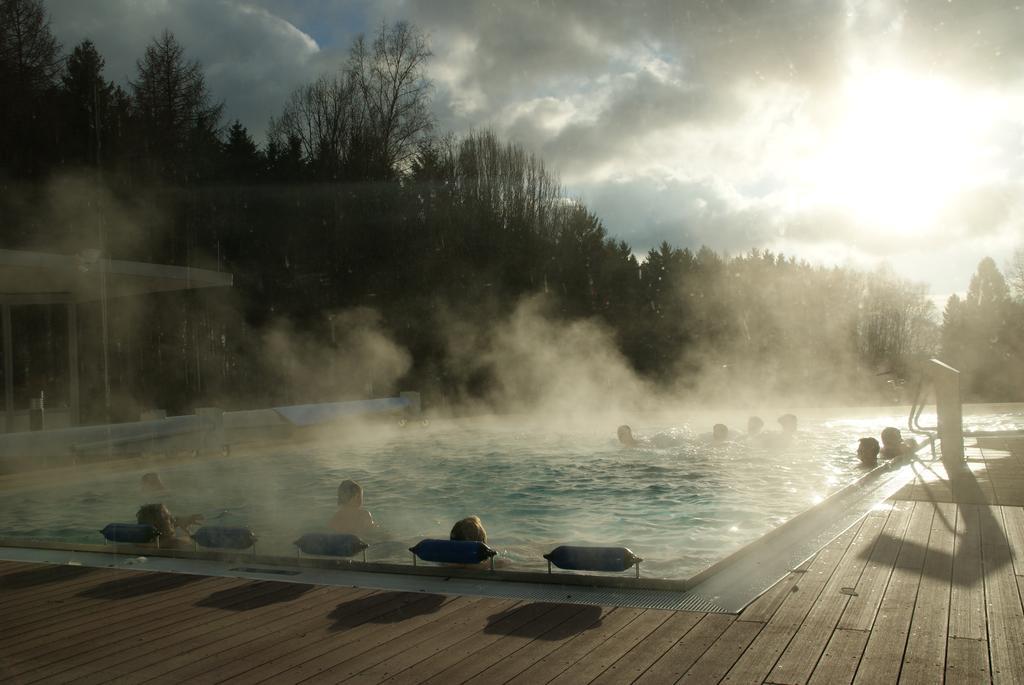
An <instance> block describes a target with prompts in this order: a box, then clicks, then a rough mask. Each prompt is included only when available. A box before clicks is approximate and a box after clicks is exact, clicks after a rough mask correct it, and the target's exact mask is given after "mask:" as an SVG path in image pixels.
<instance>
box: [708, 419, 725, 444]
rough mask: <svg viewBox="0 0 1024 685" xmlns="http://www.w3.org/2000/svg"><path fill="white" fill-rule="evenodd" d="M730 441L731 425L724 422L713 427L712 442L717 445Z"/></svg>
mask: <svg viewBox="0 0 1024 685" xmlns="http://www.w3.org/2000/svg"><path fill="white" fill-rule="evenodd" d="M728 441H729V427H728V426H726V425H725V424H724V423H716V424H715V425H714V426H712V428H711V442H712V443H713V444H715V445H721V444H722V443H724V442H728Z"/></svg>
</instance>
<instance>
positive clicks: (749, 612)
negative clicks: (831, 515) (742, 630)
mask: <svg viewBox="0 0 1024 685" xmlns="http://www.w3.org/2000/svg"><path fill="white" fill-rule="evenodd" d="M815 556H817V555H815ZM814 558H815V557H811V558H810V559H808V560H807V561H805V562H804V563H802V564H800V565H799V566H797V567H796V568H795V569H793V570H792V571H790V572H789V573H787V574H786V575H785V576H784V577H783V578H782V579H781V580H779V581H778V582H777V583H775V584H774V585H772V586H771V587H770V588H768V589H767V590H765V591H764V592H763V593H761V595H760V596H759V597H757V599H755V600H754V601H753V602H751V603H750V604H748V605H747V607H746V608H745V609H744V610H743V611H742V612H741V613H740V616H739V619H740V620H741V621H755V622H757V623H767V622H768V619H770V618H771V617H772V615H773V614H774V613H775V612H776V610H778V608H779V606H781V605H782V603H783V602H784V601H785V600H786V597H788V596H789V593H790V592H792V591H793V587H794V586H795V585H796V584H797V583H799V582H800V581H801V580H802V579H803V577H804V573H806V572H807V569H808V568H810V566H811V563H812V562H813V561H814Z"/></svg>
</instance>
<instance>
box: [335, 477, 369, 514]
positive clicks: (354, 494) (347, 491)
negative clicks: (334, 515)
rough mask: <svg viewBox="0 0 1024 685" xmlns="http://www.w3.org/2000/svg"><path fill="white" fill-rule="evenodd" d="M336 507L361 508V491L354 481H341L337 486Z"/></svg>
mask: <svg viewBox="0 0 1024 685" xmlns="http://www.w3.org/2000/svg"><path fill="white" fill-rule="evenodd" d="M338 506H349V507H361V506H363V489H362V488H361V487H359V483H357V482H355V481H354V480H343V481H341V485H339V486H338Z"/></svg>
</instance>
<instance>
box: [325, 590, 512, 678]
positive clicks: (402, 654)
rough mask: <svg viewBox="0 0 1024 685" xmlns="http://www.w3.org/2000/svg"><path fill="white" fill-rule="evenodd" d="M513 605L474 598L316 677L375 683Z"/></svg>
mask: <svg viewBox="0 0 1024 685" xmlns="http://www.w3.org/2000/svg"><path fill="white" fill-rule="evenodd" d="M516 604H517V601H516V600H512V599H502V600H495V599H478V600H477V601H476V602H475V603H473V604H472V605H471V606H469V607H468V608H465V609H462V610H461V611H458V612H456V613H455V614H452V615H451V617H449V618H448V619H443V620H441V621H439V622H435V623H432V624H430V626H429V627H428V628H431V629H433V628H436V630H428V629H421V630H418V631H413V632H412V633H408V634H406V635H403V636H402V637H400V638H398V639H395V640H391V641H390V642H386V643H384V644H382V645H380V646H379V647H377V648H375V649H372V650H369V651H367V652H363V653H362V654H360V655H359V656H357V657H356V658H354V659H349V660H348V661H346V662H344V664H342V665H341V667H335V668H334V669H331V670H329V671H325V672H323V673H321V674H319V676H318V677H317V678H318V679H319V680H321V681H324V680H330V681H332V682H340V681H342V680H344V681H345V682H346V683H352V684H353V685H358V684H364V685H365V684H368V683H379V682H380V681H381V680H383V679H385V678H387V677H388V676H390V675H392V674H394V673H398V672H399V671H404V670H405V669H406V668H409V667H410V666H414V665H415V664H416V663H418V662H420V661H422V660H423V659H425V658H426V657H428V656H430V655H432V654H435V653H437V652H438V651H439V650H442V649H444V648H445V647H447V646H448V645H450V644H452V643H455V642H458V641H459V640H461V639H463V638H465V637H468V636H469V635H472V634H473V633H477V632H479V631H481V630H483V629H484V628H486V627H487V624H488V622H489V618H490V616H493V615H494V614H496V613H497V614H500V613H502V612H504V611H507V610H509V609H511V608H512V607H513V606H514V605H516Z"/></svg>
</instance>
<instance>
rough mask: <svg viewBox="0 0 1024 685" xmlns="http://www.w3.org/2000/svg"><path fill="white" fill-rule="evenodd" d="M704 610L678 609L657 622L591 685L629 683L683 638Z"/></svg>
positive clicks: (700, 617) (699, 618) (702, 615)
mask: <svg viewBox="0 0 1024 685" xmlns="http://www.w3.org/2000/svg"><path fill="white" fill-rule="evenodd" d="M704 616H705V614H698V613H695V612H692V611H679V612H676V613H675V614H673V615H672V616H671V617H670V618H669V619H668V620H667V621H665V622H664V623H662V624H661V625H660V626H658V627H657V628H656V629H655V630H654V631H653V632H652V633H651V634H650V635H648V636H647V638H646V639H645V640H643V641H642V642H640V643H638V644H637V645H636V646H635V647H633V649H631V650H629V651H628V652H627V653H626V654H625V655H624V656H623V657H622V658H620V659H619V660H618V661H616V662H615V663H614V664H612V665H611V666H610V667H608V668H607V669H606V670H605V671H604V672H603V673H602V674H601V675H600V676H598V677H597V678H596V679H595V680H594V685H604V684H612V683H631V682H633V681H634V680H636V679H637V678H639V677H640V675H641V674H642V673H643V672H644V671H646V670H647V669H648V668H649V667H650V665H651V664H653V663H654V662H655V661H657V660H658V658H659V657H660V656H661V655H662V654H664V653H665V652H666V651H667V650H668V649H669V648H670V647H671V646H672V645H674V644H675V643H676V642H678V641H679V640H680V639H682V638H683V637H684V636H685V635H686V634H687V633H688V632H689V631H690V630H691V629H693V627H694V626H695V625H697V623H698V622H699V621H700V620H701V619H702V618H704Z"/></svg>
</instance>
